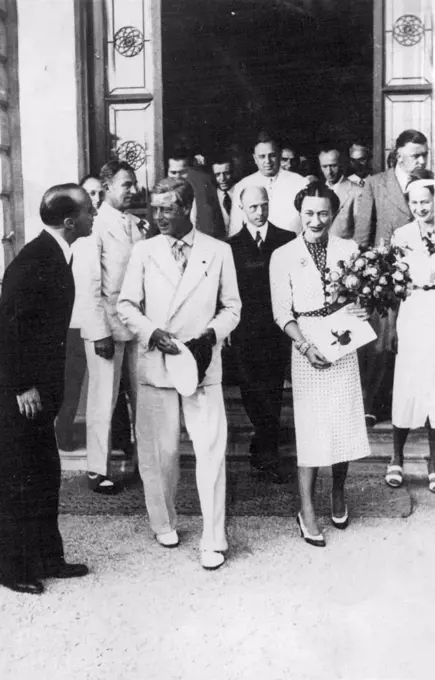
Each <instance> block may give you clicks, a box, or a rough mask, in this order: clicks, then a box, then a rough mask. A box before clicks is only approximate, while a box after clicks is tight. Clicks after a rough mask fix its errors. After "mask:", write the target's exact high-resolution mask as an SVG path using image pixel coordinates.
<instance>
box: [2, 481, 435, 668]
mask: <svg viewBox="0 0 435 680" xmlns="http://www.w3.org/2000/svg"><path fill="white" fill-rule="evenodd" d="M412 489H413V490H412V495H413V500H414V506H415V511H414V513H413V515H412V516H411V517H409V518H408V519H405V520H402V519H370V520H355V521H353V522H352V524H351V525H350V526H349V528H348V530H347V531H346V532H343V533H342V532H338V531H337V530H335V529H333V528H332V527H330V526H328V525H327V524H326V525H325V530H326V531H325V534H326V538H327V542H328V545H327V548H326V549H323V550H322V549H318V548H313V547H310V546H308V545H306V544H305V543H304V542H303V541H302V540H301V539H300V538H298V537H297V534H296V529H295V523H294V521H293V520H292V519H289V518H279V519H277V518H274V517H268V518H258V517H257V518H235V519H232V520H231V522H230V527H229V533H230V543H231V546H232V553H231V557H230V559H229V561H228V564H227V565H226V566H225V567H224V568H223V569H222V570H220V571H218V572H214V573H208V572H205V571H203V570H202V569H201V568H200V566H199V565H198V562H197V552H196V545H197V540H198V536H199V531H200V520H199V518H189V517H183V518H181V527H180V528H181V535H182V539H183V542H182V545H181V546H180V548H179V549H177V550H172V551H170V550H164V549H163V548H161V547H160V546H158V545H156V543H155V542H154V540H153V539H152V536H151V534H150V531H149V529H148V527H147V525H146V524H145V523H144V519H143V518H140V517H126V518H124V517H92V518H91V517H78V516H75V517H71V516H64V517H62V518H61V524H62V530H63V534H64V536H65V544H66V551H67V556H68V559H70V560H84V559H86V561H87V562H88V564H89V565H90V567H91V569H92V574H90V575H89V576H88V577H86V578H84V579H80V580H75V581H54V580H53V581H51V582H47V592H46V594H45V595H43V596H42V597H34V596H29V595H17V594H15V593H12V592H10V591H7V590H6V589H0V649H1V653H0V678H1V680H103V679H104V680H106V678H107V679H109V678H110V680H432V679H433V677H434V673H435V671H434V669H433V665H434V657H433V620H434V616H433V609H434V604H433V603H434V598H435V590H434V573H435V540H434V523H435V514H434V513H435V509H434V508H433V503H432V501H433V498H429V492H428V491H427V490H426V488H425V484H423V483H422V482H420V483H417V482H415V481H414V482H413V486H412ZM431 505H432V507H431Z"/></svg>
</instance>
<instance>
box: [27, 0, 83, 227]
mask: <svg viewBox="0 0 435 680" xmlns="http://www.w3.org/2000/svg"><path fill="white" fill-rule="evenodd" d="M17 6H18V26H19V73H18V79H19V85H20V119H21V141H22V169H23V180H24V215H25V238H26V240H29V239H31V238H33V237H34V236H36V235H37V234H38V233H39V231H40V229H41V222H40V219H39V204H40V201H41V197H42V195H43V193H44V191H46V189H48V187H49V186H51V185H53V184H59V183H62V182H75V181H77V179H78V141H77V140H78V132H77V112H76V107H77V94H76V60H75V59H76V55H75V21H74V2H73V0H43V1H42V0H38V1H35V0H18V1H17Z"/></svg>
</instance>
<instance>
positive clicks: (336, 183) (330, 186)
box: [325, 175, 346, 194]
mask: <svg viewBox="0 0 435 680" xmlns="http://www.w3.org/2000/svg"><path fill="white" fill-rule="evenodd" d="M345 179H346V178H345V176H344V175H341V177H340V179H339V180H338V182H335V184H331V183H330V182H325V184H326V186H327V187H328V189H331V191H333V192H334V194H336V193H337V192H336V187H337V186H338V185H339V184H341V183H342V182H344V180H345Z"/></svg>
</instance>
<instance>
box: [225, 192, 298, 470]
mask: <svg viewBox="0 0 435 680" xmlns="http://www.w3.org/2000/svg"><path fill="white" fill-rule="evenodd" d="M241 201H242V207H243V211H244V213H245V219H246V221H245V225H244V227H243V229H242V230H241V231H239V233H238V234H236V235H235V236H233V237H232V238H230V240H229V244H230V246H231V249H232V251H233V256H234V262H235V265H236V272H237V281H238V284H239V291H240V297H241V299H242V305H243V306H242V315H241V319H240V324H239V325H238V327H237V328H236V330H235V331H234V333H232V334H231V349H232V351H233V352H234V356H235V362H236V366H237V374H238V383H239V385H240V393H241V396H242V401H243V406H244V408H245V411H246V413H247V414H248V417H249V419H250V421H251V423H252V425H253V427H254V436H253V438H252V441H251V446H250V453H251V465H252V467H254V468H255V469H257V470H259V471H261V472H263V473H265V474H266V475H267V476H268V477H269V479H270V480H271V481H273V482H276V483H282V482H285V481H287V478H286V477H285V476H284V475H283V474H282V472H281V470H280V466H279V459H278V450H279V432H280V416H281V404H282V390H283V384H284V371H285V367H286V365H287V364H288V363H289V360H290V344H289V342H288V340H287V338H286V336H285V335H284V333H283V332H282V331H281V330H280V328H278V326H277V325H276V324H275V323H274V321H273V314H272V301H271V295H270V281H269V264H270V258H271V256H272V253H273V252H274V251H275V250H276V249H277V248H280V247H281V246H283V245H285V244H286V243H289V242H290V241H291V240H292V239H294V238H295V234H294V233H293V232H291V231H285V230H284V229H278V228H277V227H275V225H273V224H272V223H271V222H269V221H268V219H267V218H268V214H269V201H268V196H267V191H266V189H264V187H247V188H246V189H244V191H243V192H242V195H241Z"/></svg>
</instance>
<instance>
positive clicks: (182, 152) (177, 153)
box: [168, 146, 193, 166]
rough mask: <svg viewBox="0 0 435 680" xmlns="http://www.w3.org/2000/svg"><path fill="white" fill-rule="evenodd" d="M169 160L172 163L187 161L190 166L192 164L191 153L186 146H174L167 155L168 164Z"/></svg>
mask: <svg viewBox="0 0 435 680" xmlns="http://www.w3.org/2000/svg"><path fill="white" fill-rule="evenodd" d="M171 159H172V160H173V161H187V164H188V165H189V166H190V165H192V163H193V153H192V151H191V150H190V149H188V148H187V146H175V147H174V148H173V149H171V151H170V153H169V154H168V163H169V161H170V160H171Z"/></svg>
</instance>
